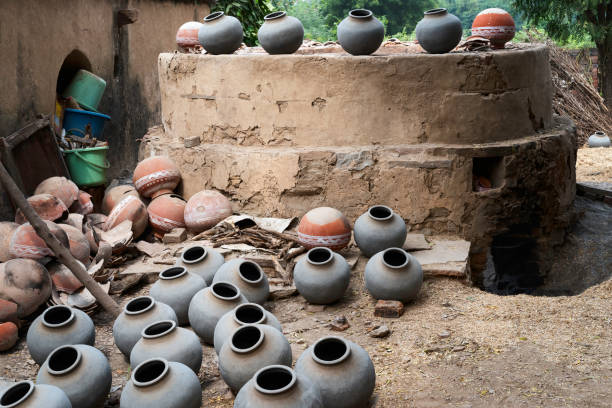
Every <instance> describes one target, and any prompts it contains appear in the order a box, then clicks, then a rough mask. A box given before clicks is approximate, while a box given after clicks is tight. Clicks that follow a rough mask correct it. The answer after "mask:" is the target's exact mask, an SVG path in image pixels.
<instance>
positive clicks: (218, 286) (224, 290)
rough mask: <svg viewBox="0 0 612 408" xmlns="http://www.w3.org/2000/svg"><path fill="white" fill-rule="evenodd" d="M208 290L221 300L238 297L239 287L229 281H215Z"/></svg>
mask: <svg viewBox="0 0 612 408" xmlns="http://www.w3.org/2000/svg"><path fill="white" fill-rule="evenodd" d="M210 290H211V291H212V294H213V295H214V296H216V297H218V298H219V299H222V300H236V299H238V298H239V297H240V289H238V288H237V287H236V285H234V284H233V283H230V282H215V283H213V284H212V286H211V287H210Z"/></svg>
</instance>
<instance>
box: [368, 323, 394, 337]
mask: <svg viewBox="0 0 612 408" xmlns="http://www.w3.org/2000/svg"><path fill="white" fill-rule="evenodd" d="M390 334H391V330H390V329H389V328H388V327H387V326H385V325H382V326H378V327H376V328H375V329H374V330H372V331H371V332H370V337H374V338H375V339H382V338H385V337H387V336H389V335H390Z"/></svg>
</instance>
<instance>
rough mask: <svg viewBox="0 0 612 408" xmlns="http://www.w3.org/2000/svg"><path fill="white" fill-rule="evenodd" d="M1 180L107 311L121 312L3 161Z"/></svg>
mask: <svg viewBox="0 0 612 408" xmlns="http://www.w3.org/2000/svg"><path fill="white" fill-rule="evenodd" d="M0 181H1V182H2V185H3V186H4V189H5V190H6V192H7V193H8V195H9V196H10V197H11V199H12V200H13V202H14V203H15V204H16V205H17V207H18V208H19V209H20V210H21V211H22V212H23V215H24V216H25V218H26V219H27V220H28V222H29V223H30V225H32V227H33V228H34V230H35V231H36V233H37V234H38V236H39V237H41V238H42V239H43V240H44V241H45V243H46V244H47V246H48V247H49V248H50V249H51V250H52V251H53V253H54V254H55V256H56V257H57V259H58V260H59V261H60V262H61V263H63V264H64V265H66V267H67V268H68V269H70V271H71V272H72V273H73V274H74V276H76V277H77V279H78V280H80V281H81V283H83V285H85V287H86V288H87V290H89V292H90V293H91V294H92V295H93V297H95V298H96V300H97V301H98V302H99V303H100V305H102V307H103V308H104V309H106V311H108V312H109V313H110V314H112V315H113V317H117V316H118V315H119V313H120V309H119V305H117V303H116V302H115V301H114V300H113V298H111V297H110V296H109V295H108V293H106V292H105V291H104V290H103V289H102V288H101V287H100V285H98V283H97V282H96V281H95V280H93V279H92V277H91V276H89V274H88V273H87V270H86V269H85V268H84V267H83V266H82V265H81V264H80V263H79V262H78V261H77V260H76V259H75V258H74V257H73V256H72V254H71V253H70V251H69V250H68V248H66V247H64V246H63V245H62V243H61V242H60V241H59V240H58V239H57V238H56V237H55V235H53V234H52V233H51V231H49V228H48V227H47V224H45V223H44V221H43V220H42V219H41V218H40V217H39V216H38V214H37V213H36V212H35V211H34V209H33V208H32V207H31V206H30V203H29V202H28V200H26V198H25V197H24V195H23V193H22V192H21V190H19V187H17V184H15V181H14V180H13V178H12V177H11V175H10V174H9V172H8V171H7V170H6V167H4V164H3V163H2V162H0Z"/></svg>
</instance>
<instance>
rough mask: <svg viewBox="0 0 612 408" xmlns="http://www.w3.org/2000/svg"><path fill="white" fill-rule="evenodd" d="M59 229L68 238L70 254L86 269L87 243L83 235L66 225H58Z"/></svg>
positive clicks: (88, 250)
mask: <svg viewBox="0 0 612 408" xmlns="http://www.w3.org/2000/svg"><path fill="white" fill-rule="evenodd" d="M58 225H59V227H60V228H61V229H63V230H64V232H66V235H67V236H68V242H69V243H70V253H71V254H72V256H74V257H75V258H76V259H77V260H78V261H80V262H81V263H82V264H83V265H85V267H86V268H87V267H88V266H89V264H90V261H89V252H90V248H89V241H88V240H87V237H86V236H85V234H83V233H82V232H81V231H80V230H78V229H77V228H75V227H73V226H72V225H67V224H58Z"/></svg>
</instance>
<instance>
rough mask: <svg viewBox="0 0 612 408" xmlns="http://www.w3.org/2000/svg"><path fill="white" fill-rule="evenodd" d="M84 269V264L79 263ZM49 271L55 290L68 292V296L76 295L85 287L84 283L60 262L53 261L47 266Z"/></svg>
mask: <svg viewBox="0 0 612 408" xmlns="http://www.w3.org/2000/svg"><path fill="white" fill-rule="evenodd" d="M79 263H80V264H81V265H82V266H83V268H85V265H83V263H82V262H79ZM47 270H48V271H49V275H50V276H51V281H52V282H53V286H54V287H55V289H57V290H59V291H61V292H66V293H68V294H70V293H74V292H76V291H77V290H79V289H81V288H82V287H83V283H82V282H81V281H80V280H79V279H78V278H77V277H76V276H74V274H73V273H72V271H71V270H70V269H68V267H67V266H66V265H64V264H62V263H60V262H57V261H51V262H50V263H49V264H48V265H47Z"/></svg>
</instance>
